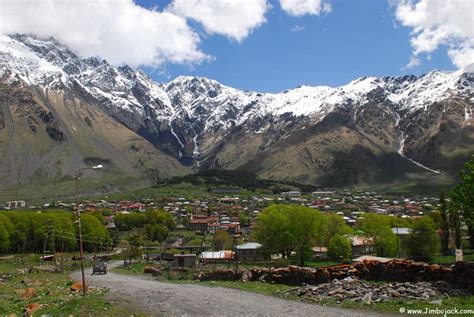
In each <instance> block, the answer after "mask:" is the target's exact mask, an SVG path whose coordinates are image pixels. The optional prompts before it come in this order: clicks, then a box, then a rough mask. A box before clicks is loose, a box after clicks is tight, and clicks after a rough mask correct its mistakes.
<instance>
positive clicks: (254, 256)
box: [235, 242, 270, 262]
mask: <svg viewBox="0 0 474 317" xmlns="http://www.w3.org/2000/svg"><path fill="white" fill-rule="evenodd" d="M235 249H236V252H237V259H238V260H239V261H241V262H262V261H265V260H269V259H270V257H269V256H268V255H265V254H264V252H263V250H262V245H261V244H260V243H257V242H248V243H245V244H240V245H238V246H236V247H235Z"/></svg>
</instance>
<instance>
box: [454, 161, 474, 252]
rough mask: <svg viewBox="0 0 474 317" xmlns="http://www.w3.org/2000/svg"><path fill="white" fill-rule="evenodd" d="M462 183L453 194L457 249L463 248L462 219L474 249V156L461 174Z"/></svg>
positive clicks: (455, 188)
mask: <svg viewBox="0 0 474 317" xmlns="http://www.w3.org/2000/svg"><path fill="white" fill-rule="evenodd" d="M459 178H460V179H461V182H460V183H459V184H458V185H457V186H456V187H454V188H453V190H452V192H451V201H452V203H451V206H450V210H451V209H452V214H453V216H454V218H455V220H456V221H458V222H457V223H456V228H459V230H458V232H457V233H456V239H455V240H456V247H457V248H461V232H460V227H461V223H460V222H461V219H460V218H461V217H460V216H462V219H464V221H465V223H466V226H467V229H468V231H469V244H470V246H471V248H472V249H474V156H472V158H471V160H470V161H468V162H467V163H466V164H465V165H464V168H463V169H462V170H461V172H460V173H459Z"/></svg>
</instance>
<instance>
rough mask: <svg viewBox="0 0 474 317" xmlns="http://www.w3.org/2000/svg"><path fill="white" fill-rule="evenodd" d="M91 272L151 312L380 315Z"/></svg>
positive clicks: (92, 280)
mask: <svg viewBox="0 0 474 317" xmlns="http://www.w3.org/2000/svg"><path fill="white" fill-rule="evenodd" d="M117 265H120V262H114V263H111V264H109V270H110V269H111V268H112V267H115V266H117ZM91 273H92V270H91V269H88V270H87V271H86V281H87V283H88V284H89V285H94V286H101V287H106V288H108V289H110V296H111V298H114V299H115V300H114V301H115V302H117V301H120V299H124V300H126V301H128V302H131V303H133V305H134V306H135V307H137V308H138V309H139V310H140V311H142V312H144V313H149V314H151V315H154V316H252V317H253V316H272V317H273V316H285V317H288V316H314V317H316V316H320V317H326V316H327V317H353V316H361V317H362V316H364V317H367V316H380V314H377V313H374V312H366V311H354V310H347V309H339V308H333V307H324V306H318V305H312V304H306V303H301V302H296V301H289V300H284V299H279V298H275V297H271V296H265V295H260V294H255V293H250V292H245V291H240V290H235V289H229V288H223V287H207V286H200V285H185V284H171V283H163V282H159V281H156V280H154V278H152V277H149V276H132V275H122V274H117V273H113V272H110V271H109V272H108V273H107V275H91ZM72 278H73V279H74V280H77V281H79V280H80V278H81V275H80V272H74V273H73V274H72ZM384 316H385V315H384Z"/></svg>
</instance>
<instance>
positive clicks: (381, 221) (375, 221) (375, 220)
mask: <svg viewBox="0 0 474 317" xmlns="http://www.w3.org/2000/svg"><path fill="white" fill-rule="evenodd" d="M360 229H362V231H364V234H365V235H366V236H368V237H370V238H372V240H373V241H374V247H375V252H376V253H377V255H378V256H389V257H391V256H395V255H396V254H397V236H396V235H395V234H394V233H393V232H392V228H391V220H390V217H388V216H385V215H377V214H369V213H367V214H364V219H363V220H362V221H361V223H360Z"/></svg>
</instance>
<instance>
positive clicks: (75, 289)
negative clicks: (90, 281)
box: [70, 282, 87, 292]
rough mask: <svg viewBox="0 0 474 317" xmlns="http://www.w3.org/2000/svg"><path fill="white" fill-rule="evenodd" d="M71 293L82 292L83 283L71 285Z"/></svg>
mask: <svg viewBox="0 0 474 317" xmlns="http://www.w3.org/2000/svg"><path fill="white" fill-rule="evenodd" d="M70 289H71V291H73V292H79V291H81V290H82V283H81V282H75V283H74V284H72V285H71V288H70ZM86 289H87V286H86Z"/></svg>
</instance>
